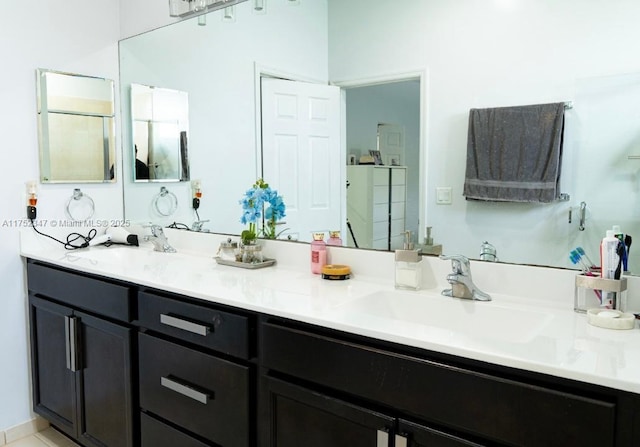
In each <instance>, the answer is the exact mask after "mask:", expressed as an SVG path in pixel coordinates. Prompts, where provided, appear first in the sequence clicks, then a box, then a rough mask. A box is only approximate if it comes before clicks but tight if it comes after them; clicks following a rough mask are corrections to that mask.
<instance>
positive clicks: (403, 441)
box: [395, 435, 409, 447]
mask: <svg viewBox="0 0 640 447" xmlns="http://www.w3.org/2000/svg"><path fill="white" fill-rule="evenodd" d="M408 446H409V439H407V438H406V437H405V436H400V435H396V443H395V447H408Z"/></svg>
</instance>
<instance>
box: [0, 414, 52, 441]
mask: <svg viewBox="0 0 640 447" xmlns="http://www.w3.org/2000/svg"><path fill="white" fill-rule="evenodd" d="M48 426H49V421H47V420H46V419H43V418H41V417H37V416H36V417H35V418H34V419H31V420H30V421H27V422H23V423H22V424H18V425H14V426H13V427H9V428H7V429H6V430H4V431H0V446H3V445H6V444H9V443H11V442H14V441H17V440H18V439H22V438H26V437H27V436H31V435H33V434H35V433H38V432H39V431H41V430H44V429H45V428H47V427H48Z"/></svg>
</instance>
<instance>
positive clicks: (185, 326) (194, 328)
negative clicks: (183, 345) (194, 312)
mask: <svg viewBox="0 0 640 447" xmlns="http://www.w3.org/2000/svg"><path fill="white" fill-rule="evenodd" d="M160 323H162V324H166V325H167V326H171V327H175V328H178V329H182V330H183V331H187V332H192V333H194V334H198V335H202V336H207V335H208V334H209V331H210V329H209V326H205V325H204V324H197V323H192V322H191V321H187V320H183V319H181V318H176V317H172V316H171V315H166V314H160Z"/></svg>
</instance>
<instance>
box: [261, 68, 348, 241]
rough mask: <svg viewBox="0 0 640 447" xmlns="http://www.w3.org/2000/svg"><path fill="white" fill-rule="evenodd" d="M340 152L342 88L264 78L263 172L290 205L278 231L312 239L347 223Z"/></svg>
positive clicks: (286, 203)
mask: <svg viewBox="0 0 640 447" xmlns="http://www.w3.org/2000/svg"><path fill="white" fill-rule="evenodd" d="M342 152H343V151H342V150H341V147H340V89H339V88H338V87H335V86H329V85H320V84H311V83H306V82H295V81H285V80H281V79H273V78H262V175H263V178H264V180H265V181H266V182H267V183H269V185H270V186H271V187H272V188H275V189H277V190H278V192H279V193H280V194H281V195H282V197H283V199H284V203H285V205H286V207H287V211H286V214H287V217H286V218H285V219H284V220H285V221H286V225H283V226H282V227H281V228H279V229H278V231H281V230H284V229H285V228H288V229H289V230H288V231H287V233H289V234H292V235H293V236H294V237H295V236H297V237H298V238H299V240H303V241H310V240H311V233H312V232H313V231H327V230H339V229H341V228H342V227H343V224H342V221H343V220H344V219H343V217H342V215H341V214H342V213H341V211H342V209H341V204H340V198H341V194H342V191H343V188H342V186H343V185H342V183H344V182H343V181H341V177H342V176H341V171H342V170H343V169H344V166H343V165H344V164H345V163H344V156H343V155H342Z"/></svg>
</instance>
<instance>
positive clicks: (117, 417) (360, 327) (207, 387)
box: [23, 248, 640, 447]
mask: <svg viewBox="0 0 640 447" xmlns="http://www.w3.org/2000/svg"><path fill="white" fill-rule="evenodd" d="M109 250H112V251H111V252H110V251H109ZM122 250H132V251H134V252H133V253H130V254H131V257H130V259H131V260H132V262H129V263H127V261H125V259H126V255H125V254H123V253H122ZM23 256H25V257H26V258H27V275H28V284H29V303H30V310H31V312H30V315H31V334H32V337H31V340H32V347H31V348H32V359H33V362H32V366H33V386H34V390H33V391H34V392H33V396H34V409H35V411H36V412H37V413H39V414H40V415H42V416H43V417H45V418H46V419H48V420H49V421H51V423H52V424H53V425H55V426H56V427H58V428H59V429H60V430H62V431H63V432H65V433H66V434H67V435H69V436H71V437H72V438H74V439H76V440H77V441H78V442H80V443H81V444H83V445H85V446H144V447H165V446H167V447H169V446H171V447H175V446H187V447H190V446H225V447H227V446H229V447H231V446H233V447H235V446H264V447H267V446H273V447H276V446H277V447H289V446H291V447H294V446H295V447H298V446H301V445H304V446H305V447H306V446H310V447H316V446H317V447H320V446H323V447H325V446H332V447H340V446H348V447H353V446H372V447H373V446H375V447H382V446H384V447H404V446H415V447H422V446H424V447H426V446H446V447H449V446H541V445H544V446H563V447H565V446H571V445H580V446H594V447H595V446H597V447H607V446H611V447H614V446H616V447H627V446H633V445H636V443H637V440H638V439H640V438H639V436H640V394H639V391H640V379H635V380H634V379H631V380H627V378H626V376H625V374H626V372H624V371H623V370H624V368H625V367H626V366H631V367H633V365H613V366H611V365H596V367H595V368H594V370H593V371H591V370H590V369H591V367H590V365H591V363H589V361H590V357H591V354H592V353H590V352H589V350H588V349H583V350H582V352H579V351H580V347H579V346H578V345H579V344H580V343H583V344H584V343H588V342H589V337H582V335H581V334H585V333H588V332H589V331H590V330H592V329H596V331H602V332H598V333H599V334H601V335H602V336H604V337H609V338H608V339H607V344H608V345H609V346H610V348H611V349H612V357H611V358H606V359H605V358H602V359H599V360H598V359H595V360H593V361H594V362H595V363H597V362H599V361H607V362H609V361H612V362H621V361H626V362H629V363H633V362H634V361H635V360H634V359H633V354H634V352H635V353H636V354H637V352H638V348H637V347H638V346H640V344H638V343H637V341H638V340H640V334H639V332H640V331H638V329H637V328H636V329H634V330H632V331H625V333H624V334H622V333H619V332H616V333H614V334H613V335H612V334H611V333H607V332H606V331H605V330H601V329H598V328H591V327H588V326H587V324H586V322H585V319H584V316H583V315H578V314H574V313H573V312H572V311H571V312H565V311H557V314H558V315H556V316H554V317H553V321H551V320H549V319H548V318H546V317H545V313H544V312H541V313H540V317H541V318H542V320H540V321H543V322H544V324H543V325H542V326H540V327H539V328H536V329H535V331H534V330H533V329H531V330H529V329H527V331H528V332H526V333H522V332H517V333H519V334H521V335H520V338H518V337H516V336H515V335H514V334H516V331H521V328H511V329H510V328H509V327H507V326H500V325H498V326H499V327H500V330H501V331H504V334H505V338H511V339H510V340H509V339H505V340H502V341H501V340H499V339H497V338H495V339H493V340H491V339H492V338H494V337H493V334H490V333H489V331H490V327H489V326H482V324H484V323H479V325H478V326H474V324H473V320H467V318H475V319H477V320H480V319H482V318H489V319H490V318H494V317H500V316H501V315H502V314H499V313H495V314H493V312H502V311H503V310H504V308H498V307H496V304H495V302H492V303H472V302H467V303H464V304H463V305H462V306H460V304H461V303H460V302H459V301H457V300H452V299H451V298H446V297H440V296H438V295H437V294H436V293H430V292H428V291H427V292H425V291H422V292H417V295H412V294H411V293H408V292H404V293H403V294H401V295H398V296H397V301H395V302H399V303H405V304H408V303H412V302H413V301H411V300H412V299H413V298H412V297H414V296H415V297H418V299H420V300H422V301H426V302H427V303H428V306H429V307H430V308H431V309H432V313H434V314H436V315H437V313H438V309H437V307H438V306H440V305H442V306H444V307H443V308H447V306H449V305H450V304H448V303H453V304H452V305H453V306H454V307H451V309H454V308H459V309H460V310H461V311H464V310H466V312H467V313H472V314H473V313H474V312H475V310H474V309H475V308H476V306H485V307H484V308H479V309H485V310H482V311H480V312H479V313H476V314H474V315H472V316H471V317H469V316H468V315H467V316H465V315H464V314H460V315H459V316H456V318H455V319H457V320H460V321H462V322H463V323H464V324H461V325H459V326H458V327H456V324H453V323H452V324H451V325H449V326H447V328H445V327H442V326H441V327H439V326H438V324H437V323H434V322H429V318H428V316H427V315H425V321H426V323H425V324H422V325H418V324H417V323H416V322H415V321H413V322H412V321H411V320H409V319H408V317H403V316H401V312H402V309H401V308H400V307H394V306H393V305H390V304H389V303H390V302H389V301H388V300H387V298H393V297H395V295H394V294H395V293H399V292H395V291H393V289H391V288H388V287H385V286H384V285H380V283H377V284H376V283H373V282H369V281H362V280H358V279H355V280H350V281H337V282H330V281H322V280H321V279H320V278H318V277H317V276H315V275H311V274H308V273H306V272H300V271H292V270H288V269H287V268H281V267H279V266H278V267H275V268H270V269H261V270H259V271H258V270H256V271H253V270H248V271H247V270H244V269H234V268H233V267H226V266H218V265H216V264H215V262H214V261H213V259H212V258H210V257H196V256H190V255H187V254H184V253H177V254H165V253H156V252H153V251H151V250H149V249H146V248H140V249H133V248H119V249H115V250H113V249H102V250H100V249H90V250H86V251H79V252H74V253H62V252H61V251H60V250H59V251H55V250H53V249H52V250H49V251H40V252H39V251H37V250H36V251H29V250H24V249H23ZM110 257H112V258H113V259H112V260H111V261H110V260H109V258H110ZM434 262H443V261H437V260H436V261H434ZM387 289H389V290H387ZM405 299H406V300H408V301H403V300H405ZM497 300H498V301H499V300H500V297H498V299H497ZM494 301H496V300H494ZM416 303H417V302H416ZM363 305H364V307H363ZM417 306H419V305H416V307H414V308H413V309H409V310H410V311H411V310H413V312H422V311H423V309H421V308H418V307H417ZM376 309H377V310H376ZM447 309H448V308H447ZM486 309H492V310H490V311H489V312H488V313H486V312H487V311H486ZM495 309H501V310H499V311H496V310H495ZM523 309H524V308H518V307H517V306H516V307H515V308H514V310H513V312H514V314H513V315H515V316H517V317H519V318H520V319H521V321H522V326H523V327H525V329H526V325H527V324H529V323H528V322H527V321H526V318H525V317H524V315H525V314H524V312H525V310H523ZM379 310H380V312H378V311H379ZM383 313H386V314H385V315H383ZM492 315H493V316H492ZM439 318H440V319H442V318H447V317H446V316H445V314H442V315H441V316H440V317H439ZM545 318H546V319H545ZM401 320H402V321H401ZM452 321H454V320H452ZM490 323H491V322H490ZM492 324H493V323H492ZM566 325H573V328H571V330H569V331H563V330H561V329H560V328H561V327H564V326H566ZM467 326H473V327H471V328H466V327H467ZM466 331H467V332H466ZM474 331H475V332H474ZM509 331H513V333H512V334H510V332H509ZM585 331H586V332H585ZM483 332H486V334H483ZM385 333H386V334H387V335H385ZM474 333H476V334H477V337H476V339H475V340H474V339H473V337H472V338H469V335H470V334H471V335H473V334H474ZM567 334H573V336H574V337H575V338H574V339H568V338H566V337H567ZM634 343H635V346H636V348H635V350H634V348H633V346H634ZM572 344H573V345H572ZM438 346H441V347H438ZM447 346H448V347H447ZM576 348H578V349H577V350H576ZM572 350H573V351H575V352H573V351H572ZM538 351H539V352H538ZM540 352H544V353H543V354H540ZM572 355H573V356H578V357H581V356H582V358H581V359H578V361H576V362H575V363H576V365H578V366H575V370H574V371H572V368H574V366H571V365H568V364H567V363H571V362H570V361H569V360H571V356H572ZM616 356H617V357H616ZM543 358H544V359H546V360H544V361H541V360H540V359H543ZM509 359H511V360H509ZM514 359H515V360H514ZM527 359H529V360H527ZM527 362H528V363H527ZM545 362H546V364H544V363H545ZM595 363H594V365H595ZM580 365H582V366H580ZM608 367H612V368H613V370H612V371H613V373H612V374H613V377H609V378H606V377H605V378H601V379H599V378H598V374H600V375H602V373H601V371H604V370H606V368H608ZM581 369H586V370H587V371H586V374H584V376H581V375H580V374H582V372H580V370H581ZM636 371H637V370H636ZM583 372H585V371H583ZM576 377H584V378H585V380H576Z"/></svg>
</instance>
